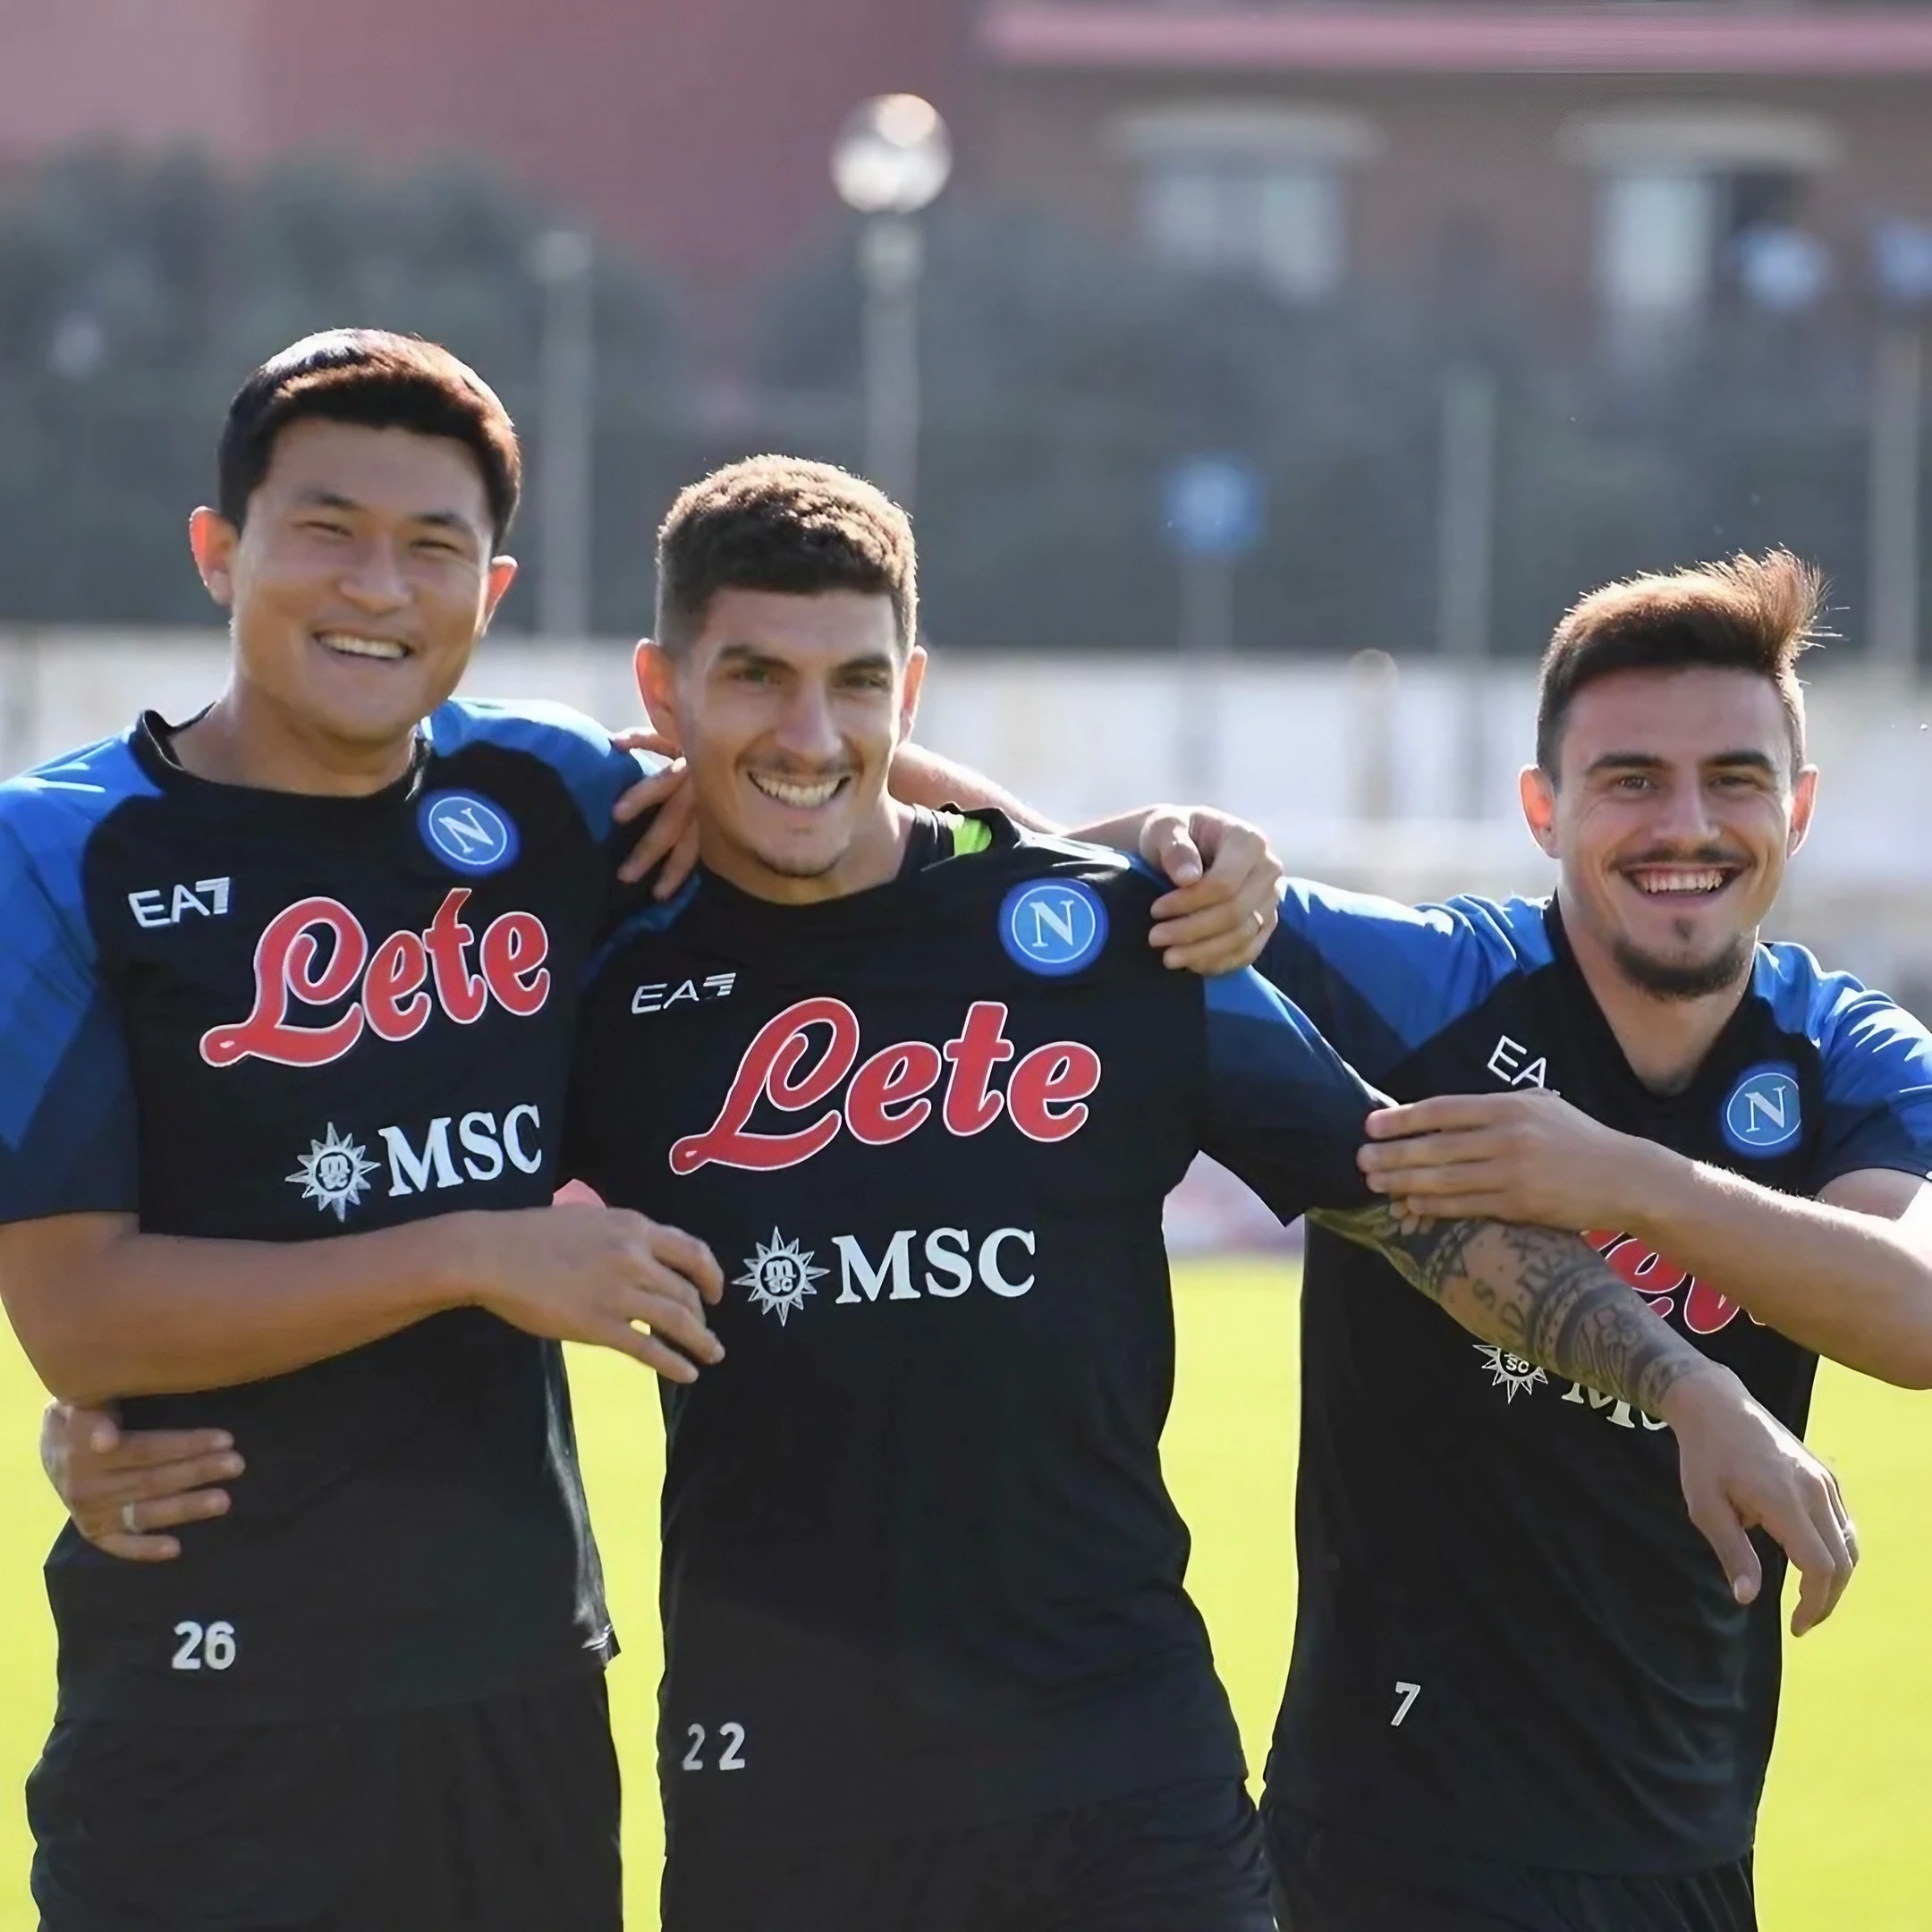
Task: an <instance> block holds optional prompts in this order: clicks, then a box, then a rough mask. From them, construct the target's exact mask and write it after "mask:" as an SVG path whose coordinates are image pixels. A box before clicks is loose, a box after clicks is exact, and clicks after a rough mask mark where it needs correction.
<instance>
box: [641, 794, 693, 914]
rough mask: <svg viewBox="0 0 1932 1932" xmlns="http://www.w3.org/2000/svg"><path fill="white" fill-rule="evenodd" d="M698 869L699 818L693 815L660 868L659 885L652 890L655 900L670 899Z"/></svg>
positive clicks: (658, 874) (658, 872) (658, 873)
mask: <svg viewBox="0 0 1932 1932" xmlns="http://www.w3.org/2000/svg"><path fill="white" fill-rule="evenodd" d="M697 869H698V817H697V814H696V813H695V812H693V813H692V815H691V823H690V824H689V825H687V826H685V827H684V829H683V831H682V832H681V833H680V834H679V835H678V841H677V843H676V844H675V845H674V846H673V847H672V848H671V850H670V852H668V853H667V854H666V856H665V861H664V863H663V865H662V866H660V867H659V868H658V871H657V885H654V886H653V887H652V888H651V896H652V897H653V898H654V899H669V898H671V897H672V896H673V895H674V894H675V893H676V892H677V891H678V890H679V888H680V887H682V885H683V884H684V881H685V880H686V879H688V878H689V877H691V874H692V873H693V872H695V871H696V870H697Z"/></svg>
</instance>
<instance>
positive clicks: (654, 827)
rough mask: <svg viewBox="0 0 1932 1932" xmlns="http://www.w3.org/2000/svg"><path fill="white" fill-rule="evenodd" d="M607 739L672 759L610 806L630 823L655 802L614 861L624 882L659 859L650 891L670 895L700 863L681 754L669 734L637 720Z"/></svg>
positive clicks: (694, 815)
mask: <svg viewBox="0 0 1932 1932" xmlns="http://www.w3.org/2000/svg"><path fill="white" fill-rule="evenodd" d="M611 742H612V743H613V744H614V745H616V746H618V747H619V748H620V749H621V750H625V751H649V752H653V753H655V754H656V755H657V757H659V758H667V759H669V760H670V762H669V763H668V764H667V765H665V768H664V769H663V770H662V771H660V772H658V773H657V774H656V775H654V776H652V777H649V778H640V780H639V781H638V782H637V784H634V785H632V786H631V789H630V790H629V791H628V792H625V793H624V795H623V797H622V798H621V799H619V800H618V801H617V802H616V804H615V805H614V806H613V807H612V808H611V817H612V818H614V819H615V820H616V821H617V823H618V824H619V825H629V824H630V823H631V820H632V819H633V818H642V817H643V815H644V814H645V813H646V812H648V811H649V810H650V809H652V807H654V806H655V807H656V808H657V817H656V818H653V819H652V820H651V822H650V824H649V826H648V827H647V828H646V830H645V833H644V836H643V837H642V838H640V840H639V841H638V843H637V845H636V847H635V848H634V849H633V851H632V852H631V856H630V857H629V858H628V859H626V860H624V862H623V864H622V865H621V866H619V867H618V869H617V877H619V878H621V879H623V881H624V882H625V883H626V884H627V885H631V884H634V883H635V882H636V881H637V880H639V879H640V878H642V877H644V876H645V874H646V873H648V871H649V870H650V869H651V868H652V867H653V866H655V865H660V864H661V865H662V866H663V868H664V869H663V870H662V871H661V872H659V873H658V875H657V884H656V885H653V886H652V887H651V897H652V898H653V899H668V898H670V897H671V895H672V894H674V892H676V891H677V889H678V887H679V886H681V885H682V884H683V883H684V881H685V880H686V879H688V878H689V877H691V869H692V868H693V867H694V866H696V865H697V863H698V803H697V801H696V799H695V798H694V797H693V796H692V794H691V781H690V775H689V773H688V771H687V769H686V767H685V764H684V759H683V757H682V754H681V753H680V752H679V750H678V748H677V745H676V744H675V743H674V741H672V740H671V739H669V738H665V737H664V736H662V735H661V734H660V733H657V732H654V731H647V730H645V729H644V728H643V727H642V726H641V725H640V726H637V727H636V728H634V729H633V730H631V731H623V732H618V733H614V735H613V737H612V739H611Z"/></svg>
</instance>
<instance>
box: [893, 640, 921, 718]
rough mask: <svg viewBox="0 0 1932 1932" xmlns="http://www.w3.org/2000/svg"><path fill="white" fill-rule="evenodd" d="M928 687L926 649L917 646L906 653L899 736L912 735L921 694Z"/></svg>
mask: <svg viewBox="0 0 1932 1932" xmlns="http://www.w3.org/2000/svg"><path fill="white" fill-rule="evenodd" d="M925 687H926V647H925V646H924V645H923V644H915V645H914V646H913V647H912V648H911V650H909V651H908V652H907V653H906V661H905V670H904V673H903V674H902V676H901V679H900V684H899V736H900V738H901V739H902V740H903V739H907V738H910V737H911V735H912V721H913V719H914V718H916V717H917V716H919V692H920V691H923V690H924V689H925Z"/></svg>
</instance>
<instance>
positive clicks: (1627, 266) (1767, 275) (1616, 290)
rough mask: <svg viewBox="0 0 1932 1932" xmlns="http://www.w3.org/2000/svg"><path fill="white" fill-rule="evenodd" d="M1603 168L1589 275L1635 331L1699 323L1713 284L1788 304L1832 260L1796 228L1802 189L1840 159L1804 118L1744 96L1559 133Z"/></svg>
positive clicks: (1595, 121) (1827, 132) (1595, 120)
mask: <svg viewBox="0 0 1932 1932" xmlns="http://www.w3.org/2000/svg"><path fill="white" fill-rule="evenodd" d="M1562 143H1563V149H1564V151H1565V152H1566V154H1567V155H1568V157H1569V158H1571V159H1572V160H1575V161H1580V162H1582V163H1583V164H1584V165H1586V166H1589V167H1590V168H1592V169H1594V170H1595V171H1596V174H1597V182H1598V185H1597V227H1596V247H1595V264H1596V282H1597V292H1598V294H1599V296H1600V297H1601V299H1602V301H1603V305H1604V309H1605V312H1606V318H1607V319H1608V320H1609V322H1610V323H1611V325H1612V327H1613V330H1614V331H1615V330H1622V331H1623V338H1624V339H1626V340H1629V341H1631V342H1636V341H1638V340H1639V339H1640V338H1650V339H1655V338H1656V337H1657V335H1658V333H1659V332H1660V331H1666V332H1667V331H1668V330H1669V329H1671V328H1672V327H1674V326H1681V325H1682V324H1686V323H1691V322H1694V321H1696V320H1698V319H1699V318H1701V317H1703V316H1704V315H1706V314H1707V313H1708V312H1709V310H1710V309H1711V307H1712V305H1713V303H1714V301H1715V300H1716V298H1717V297H1718V296H1719V295H1720V294H1721V293H1729V292H1736V293H1739V294H1741V295H1742V296H1743V298H1744V299H1745V300H1747V301H1750V302H1751V303H1753V304H1754V305H1755V306H1758V307H1760V308H1767V309H1781V310H1784V311H1787V312H1789V311H1792V310H1794V309H1799V308H1801V307H1803V306H1806V305H1807V304H1808V303H1809V301H1812V300H1814V299H1815V298H1816V296H1817V295H1818V293H1819V292H1822V290H1823V288H1824V286H1825V284H1826V280H1827V278H1828V275H1829V261H1828V258H1826V256H1825V253H1824V250H1823V247H1822V244H1820V243H1818V242H1816V241H1815V240H1814V239H1813V238H1812V237H1810V236H1809V235H1807V234H1806V233H1804V232H1803V230H1802V229H1801V226H1800V225H1799V216H1800V212H1801V207H1802V203H1803V199H1804V192H1805V189H1806V187H1807V185H1808V183H1809V180H1810V178H1811V176H1812V175H1813V174H1816V173H1817V172H1818V170H1820V169H1822V168H1826V167H1828V166H1830V165H1832V164H1833V162H1834V161H1835V160H1836V158H1837V154H1838V145H1837V140H1836V138H1835V135H1834V134H1833V132H1832V131H1831V129H1830V128H1829V127H1828V126H1826V124H1825V123H1822V122H1819V121H1816V120H1814V119H1812V118H1811V117H1810V116H1809V115H1803V114H1784V113H1774V112H1770V111H1768V110H1762V109H1756V108H1741V107H1720V106H1700V107H1698V108H1695V109H1691V108H1684V107H1669V108H1649V109H1633V110H1629V111H1626V112H1624V113H1621V114H1596V115H1589V116H1587V117H1585V118H1583V119H1581V120H1579V121H1576V122H1573V123H1571V124H1570V125H1569V126H1568V127H1566V128H1565V129H1564V131H1563V137H1562Z"/></svg>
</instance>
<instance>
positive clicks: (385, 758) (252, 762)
mask: <svg viewBox="0 0 1932 1932" xmlns="http://www.w3.org/2000/svg"><path fill="white" fill-rule="evenodd" d="M415 744H416V728H415V726H414V725H413V724H412V725H411V726H410V727H409V729H408V730H406V731H404V732H402V733H399V734H398V735H397V736H395V737H394V738H392V739H385V740H383V741H379V742H377V743H366V742H360V741H353V742H352V741H343V739H340V738H334V737H331V736H329V735H328V734H327V733H324V732H319V731H318V730H317V729H316V728H315V727H314V726H313V725H312V724H309V723H308V722H307V721H306V720H305V719H303V718H301V717H299V716H296V715H295V714H294V713H293V712H292V711H290V710H289V709H288V708H286V707H285V706H284V705H280V704H277V703H276V702H275V700H274V699H269V698H265V697H263V696H262V695H261V694H260V693H259V692H257V691H251V690H250V687H249V686H247V685H246V684H243V683H241V682H234V683H232V684H230V685H229V687H228V689H227V690H226V691H224V692H223V693H222V695H221V697H220V698H218V699H216V702H215V703H214V705H213V706H211V707H210V708H209V709H208V711H207V712H206V713H204V714H203V716H200V717H199V718H197V719H196V720H195V722H194V723H193V724H190V725H189V726H187V728H186V729H185V730H182V731H180V732H177V733H175V735H174V756H175V757H176V758H179V759H180V760H181V762H182V767H184V768H185V769H186V770H188V771H191V772H192V773H193V774H194V775H195V776H196V777H197V778H208V779H211V780H213V781H214V782H215V783H216V784H233V785H252V786H254V787H256V788H257V789H258V790H260V791H264V792H308V793H311V794H313V795H316V796H318V797H330V798H360V797H364V796H366V795H367V794H369V792H380V791H381V790H382V789H383V787H384V786H385V785H391V784H394V783H395V782H396V780H397V779H399V778H400V777H402V775H403V774H404V773H405V772H406V771H408V769H409V767H410V759H411V756H412V755H413V753H414V750H415Z"/></svg>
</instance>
